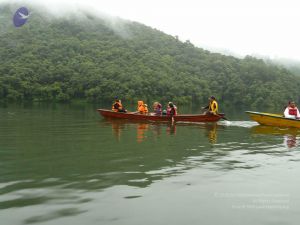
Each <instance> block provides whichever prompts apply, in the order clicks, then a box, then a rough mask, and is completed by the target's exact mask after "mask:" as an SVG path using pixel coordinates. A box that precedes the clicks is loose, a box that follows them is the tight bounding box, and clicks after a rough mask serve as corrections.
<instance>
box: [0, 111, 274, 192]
mask: <svg viewBox="0 0 300 225" xmlns="http://www.w3.org/2000/svg"><path fill="white" fill-rule="evenodd" d="M27 116H28V117H30V116H31V115H30V114H28V115H27ZM48 117H49V116H45V114H43V116H41V117H40V118H37V117H36V123H35V124H32V123H28V122H27V120H26V119H24V120H22V121H18V122H16V123H15V124H14V125H13V126H15V128H14V131H12V130H11V131H10V132H15V133H14V135H16V136H24V137H23V139H21V138H18V139H19V141H15V142H14V144H13V145H11V142H9V141H8V142H7V143H4V145H2V146H5V144H6V145H7V146H8V147H9V148H11V151H9V152H8V151H7V152H6V153H2V154H1V156H3V157H2V158H3V160H4V163H3V170H2V178H1V180H2V182H11V181H13V182H14V181H21V183H18V182H17V183H15V184H11V185H9V186H7V187H4V188H2V189H1V193H6V192H10V191H13V190H17V189H18V188H20V186H22V188H26V187H48V186H55V185H61V186H62V187H63V188H78V189H103V188H107V187H110V186H114V185H130V186H136V187H146V186H148V185H150V184H151V183H153V182H154V181H156V180H161V179H163V178H165V177H169V176H174V175H176V174H180V173H184V172H185V171H187V170H189V169H191V168H196V167H202V166H208V167H210V168H214V169H217V170H232V169H244V168H245V169H249V168H253V167H257V166H259V163H254V162H253V161H251V160H248V159H247V157H250V156H247V155H246V154H248V155H250V153H253V154H255V153H257V152H258V150H257V148H259V153H261V152H263V151H267V149H270V146H269V145H268V146H265V142H266V140H265V138H262V139H263V142H260V139H258V140H253V139H252V138H251V135H249V134H248V131H249V128H244V127H237V126H225V125H222V123H219V124H218V123H207V124H204V123H197V124H188V123H179V124H176V125H173V126H172V125H171V124H169V123H140V122H129V121H123V120H112V121H110V120H100V121H99V122H98V124H95V120H94V118H92V119H90V120H87V119H81V120H80V119H78V118H76V116H74V115H72V114H67V115H63V114H59V113H58V115H55V117H56V118H59V119H56V120H53V119H52V118H51V117H49V118H48ZM73 117H74V118H73ZM88 118H89V116H88ZM65 120H66V121H67V122H66V121H65ZM70 121H71V122H70ZM75 121H76V122H75ZM220 124H221V125H220ZM234 125H235V124H234ZM10 126H12V124H11V123H10ZM16 127H19V128H18V129H16ZM16 130H18V131H16ZM24 130H31V132H29V133H24V132H23V131H24ZM41 131H43V132H41ZM8 135H9V134H8ZM272 141H273V140H272V139H270V142H272ZM2 143H3V142H2ZM261 143H262V144H261ZM259 145H262V146H261V147H259ZM270 151H273V149H271V150H270ZM240 152H242V153H240ZM269 153H270V152H268V154H269ZM239 154H244V155H243V157H241V156H238V157H235V156H234V155H239ZM12 156H13V160H12ZM23 180H25V181H26V182H22V181H23Z"/></svg>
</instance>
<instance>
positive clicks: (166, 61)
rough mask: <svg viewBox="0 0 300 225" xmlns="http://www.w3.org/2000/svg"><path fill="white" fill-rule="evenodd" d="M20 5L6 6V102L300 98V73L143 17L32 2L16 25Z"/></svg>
mask: <svg viewBox="0 0 300 225" xmlns="http://www.w3.org/2000/svg"><path fill="white" fill-rule="evenodd" d="M16 9H17V7H15V6H3V5H2V6H1V7H0V15H1V20H0V29H1V31H0V38H1V41H0V62H1V64H0V101H25V100H26V101H27V100H29V101H69V100H72V99H77V98H80V99H86V100H88V101H92V102H100V101H109V102H111V101H112V100H113V99H114V97H115V96H119V98H122V99H123V100H127V101H136V100H139V99H143V100H149V101H150V100H160V101H170V100H172V101H174V102H176V103H177V104H179V103H189V102H191V101H193V102H201V103H203V102H206V101H207V97H208V96H210V95H215V96H216V97H217V98H218V100H219V101H220V102H222V103H224V104H233V105H235V106H247V107H250V106H251V107H255V106H260V105H266V106H275V107H276V106H280V107H282V105H284V104H285V103H286V101H288V100H289V99H292V98H293V99H294V100H295V101H299V97H298V96H299V95H298V91H299V84H300V78H299V77H295V76H294V75H293V74H292V73H291V72H289V71H288V70H286V69H283V68H279V67H276V66H274V65H268V64H266V63H265V62H264V61H263V60H258V59H255V58H253V57H245V58H244V59H237V58H234V57H229V56H223V55H221V54H216V53H210V52H209V51H205V50H203V49H201V48H196V47H195V46H193V44H192V43H190V42H189V41H186V42H184V43H183V42H181V41H179V40H178V39H177V38H176V37H173V36H170V35H167V34H164V33H163V32H160V31H158V30H156V29H152V28H150V27H147V26H145V25H142V24H139V23H136V22H130V21H125V20H121V19H114V20H112V19H111V18H110V19H101V18H98V17H95V16H93V15H92V14H89V13H86V12H81V13H80V15H79V16H78V13H77V14H74V15H67V16H66V17H64V18H63V17H54V16H52V15H51V14H48V13H45V12H42V11H39V10H38V9H36V8H34V7H29V9H30V10H32V11H33V12H34V13H33V14H32V15H30V17H29V19H28V22H27V23H26V24H25V25H24V26H23V27H20V28H15V27H14V26H13V24H12V21H11V18H12V15H13V14H14V12H15V10H16ZM198 29H201V28H198ZM220 38H221V37H220ZM296 97H297V98H296Z"/></svg>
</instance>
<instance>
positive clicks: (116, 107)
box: [111, 99, 126, 112]
mask: <svg viewBox="0 0 300 225" xmlns="http://www.w3.org/2000/svg"><path fill="white" fill-rule="evenodd" d="M111 110H112V111H114V112H126V110H125V109H124V108H123V106H122V103H121V100H119V99H116V100H115V102H114V103H113V104H112V109H111Z"/></svg>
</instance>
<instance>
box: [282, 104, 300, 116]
mask: <svg viewBox="0 0 300 225" xmlns="http://www.w3.org/2000/svg"><path fill="white" fill-rule="evenodd" d="M284 117H286V118H291V119H300V114H299V110H298V108H297V106H296V104H295V102H293V101H291V102H289V104H288V106H287V107H286V108H285V110H284Z"/></svg>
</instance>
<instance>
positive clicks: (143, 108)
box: [137, 101, 148, 114]
mask: <svg viewBox="0 0 300 225" xmlns="http://www.w3.org/2000/svg"><path fill="white" fill-rule="evenodd" d="M137 110H138V111H139V112H140V113H143V114H144V113H148V107H147V106H145V104H144V102H143V101H138V109H137Z"/></svg>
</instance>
